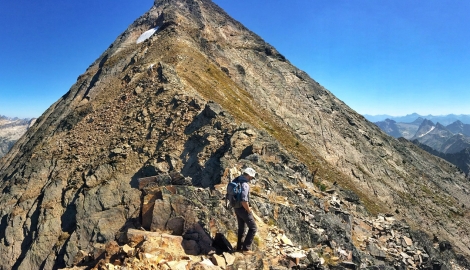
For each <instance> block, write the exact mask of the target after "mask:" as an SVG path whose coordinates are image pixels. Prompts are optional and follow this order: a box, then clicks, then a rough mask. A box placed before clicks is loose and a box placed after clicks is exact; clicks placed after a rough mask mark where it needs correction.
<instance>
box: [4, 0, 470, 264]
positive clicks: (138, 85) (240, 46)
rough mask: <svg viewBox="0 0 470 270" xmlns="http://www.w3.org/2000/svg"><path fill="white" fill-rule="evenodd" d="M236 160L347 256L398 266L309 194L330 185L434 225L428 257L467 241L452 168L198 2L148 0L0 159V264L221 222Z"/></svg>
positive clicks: (370, 205)
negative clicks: (132, 233) (143, 231)
mask: <svg viewBox="0 0 470 270" xmlns="http://www.w3.org/2000/svg"><path fill="white" fill-rule="evenodd" d="M157 27H158V30H157V31H156V32H155V33H154V34H153V35H152V36H151V37H149V38H148V39H147V40H145V41H143V42H141V43H138V44H137V43H136V41H137V39H138V38H139V36H140V35H141V34H142V33H144V32H146V31H147V30H149V29H155V28H157ZM246 165H250V166H253V167H254V168H255V169H256V170H257V171H258V172H259V173H260V177H259V180H258V181H259V183H257V187H258V190H256V188H254V189H253V193H257V194H258V196H254V197H257V198H256V199H254V202H253V203H254V205H256V207H255V208H256V212H257V213H258V214H259V216H260V217H261V218H262V219H264V220H266V223H269V222H270V221H271V220H272V221H271V222H274V223H275V224H276V225H277V226H278V227H279V228H280V229H282V230H284V232H285V235H286V237H289V238H290V239H291V240H292V241H293V242H294V243H296V244H297V245H303V246H304V247H308V248H314V247H316V246H317V245H323V246H324V247H322V249H321V250H323V248H324V249H325V250H328V249H327V247H329V248H330V249H336V248H341V250H348V251H351V257H352V258H351V260H350V261H349V263H352V264H353V265H354V267H356V266H361V267H369V266H370V267H373V266H375V265H380V264H387V265H388V266H389V267H392V266H393V265H394V264H395V263H398V264H400V262H396V260H395V259H393V260H389V259H388V257H387V256H385V257H384V255H383V254H388V253H384V252H385V251H384V250H383V248H384V247H385V244H383V245H382V244H381V243H374V245H372V244H371V243H370V242H374V241H366V240H364V239H363V238H360V239H361V240H358V238H357V237H356V238H355V232H354V230H353V229H354V222H360V221H358V220H356V219H353V218H351V214H350V213H345V212H344V211H343V210H341V209H340V208H341V207H340V206H341V203H340V202H339V201H342V200H339V201H338V199H335V200H334V201H333V202H330V200H326V199H325V198H328V196H327V195H325V194H323V193H321V191H322V190H324V191H328V187H335V189H338V192H340V193H341V194H343V195H341V196H343V197H344V198H345V200H346V202H347V204H348V209H349V207H351V209H350V210H347V211H348V212H349V211H352V210H354V211H355V212H357V213H358V214H357V215H358V218H360V217H363V218H366V217H370V216H369V214H371V215H376V214H378V213H384V214H392V213H394V215H395V218H396V219H397V220H402V219H403V220H404V222H406V223H407V224H408V225H406V226H409V228H410V231H413V232H415V231H416V235H419V237H420V239H423V240H420V241H428V240H426V239H428V237H431V238H429V239H430V240H429V241H431V242H432V240H433V239H432V235H433V234H434V235H436V236H438V237H439V240H438V241H436V244H438V245H439V244H442V245H443V246H444V249H443V250H436V251H434V250H432V252H433V253H432V254H430V253H431V251H428V250H426V254H427V255H429V257H430V258H429V260H430V261H431V262H432V261H433V260H434V259H435V260H436V261H438V262H439V263H440V264H439V265H444V266H446V267H448V265H450V263H454V262H455V263H457V264H460V265H464V264H465V263H466V261H465V260H466V259H465V258H468V256H469V255H470V250H469V248H468V247H469V244H470V239H469V237H468V235H469V233H468V228H470V226H469V225H470V221H469V219H468V215H469V212H468V207H469V206H470V198H469V197H470V196H468V195H469V192H470V184H469V182H468V180H466V179H465V176H464V174H463V173H461V172H460V171H459V170H457V169H456V168H455V167H452V166H449V163H447V162H445V161H443V160H441V159H438V158H436V157H433V156H431V155H429V154H427V153H426V152H424V151H422V150H421V149H419V148H418V147H416V146H414V145H413V144H412V143H410V142H408V141H406V140H396V139H394V138H392V137H389V136H387V135H386V134H384V133H383V132H382V131H380V129H379V128H378V127H376V126H375V125H374V124H372V123H370V122H368V121H367V120H366V119H365V118H364V117H362V116H361V115H359V114H357V113H356V112H354V111H353V110H351V109H350V108H349V107H348V106H347V105H346V104H344V103H343V102H341V101H340V100H339V99H337V98H336V97H335V96H334V95H332V94H331V93H330V92H329V91H328V90H326V89H325V88H323V87H322V86H321V85H320V84H318V83H317V82H315V81H314V80H312V79H311V78H310V77H309V76H308V75H307V74H306V73H305V72H302V71H301V70H299V69H297V68H295V67H294V66H292V65H291V64H290V63H289V62H288V60H287V59H285V57H284V56H282V55H281V54H280V53H279V52H278V51H277V50H276V49H275V48H273V47H272V46H270V45H269V44H267V43H265V42H264V41H263V40H262V39H261V38H260V37H258V36H257V35H255V34H254V33H252V32H250V31H249V30H248V29H246V28H245V27H244V26H242V25H241V24H240V23H239V22H236V21H235V20H233V19H231V18H230V17H229V16H228V15H227V14H226V13H225V12H224V11H223V10H221V9H220V8H219V7H217V6H216V5H215V4H214V3H212V2H211V1H209V0H157V1H155V5H154V6H153V7H152V8H151V9H150V11H149V12H147V13H146V14H144V15H143V16H142V17H141V18H139V19H137V20H136V21H135V22H134V23H133V24H132V25H131V26H130V27H129V28H128V29H127V30H126V31H125V32H124V33H123V34H122V35H120V36H119V37H118V38H117V39H116V41H115V42H114V43H113V44H112V45H111V46H110V47H109V48H108V49H107V50H106V51H105V52H104V53H103V55H102V56H100V57H99V58H98V59H97V60H96V61H95V63H93V64H92V65H90V67H89V68H88V69H87V70H86V72H85V73H84V74H82V75H81V76H79V77H78V79H77V82H76V83H75V84H74V85H73V86H72V87H71V89H70V90H69V91H68V92H67V93H66V94H65V95H64V96H63V97H62V98H61V99H59V100H58V101H57V102H56V103H54V104H53V105H52V106H51V107H50V108H49V109H48V110H47V111H46V112H45V113H44V114H43V115H42V116H41V117H40V118H39V119H38V120H37V121H36V123H35V124H34V125H33V126H32V127H31V128H30V129H29V130H28V132H27V133H26V134H25V135H24V136H23V137H22V138H21V139H20V140H19V141H18V142H17V144H16V145H15V146H14V147H13V148H12V149H11V151H10V152H9V153H8V154H7V155H6V156H5V157H4V158H3V159H2V160H1V161H0V181H1V182H0V188H1V190H2V196H1V197H0V254H4V255H3V259H2V260H1V261H0V268H3V269H10V268H12V269H38V268H44V269H54V268H61V267H66V266H67V267H71V266H73V265H78V264H81V263H87V262H89V261H87V262H83V259H84V258H85V257H86V258H92V259H98V258H99V256H100V255H99V254H103V250H106V249H104V247H105V246H106V245H108V246H109V245H111V246H112V247H113V249H119V247H118V246H116V245H117V244H116V245H114V244H110V243H113V241H124V240H123V239H121V236H122V235H124V234H125V233H128V232H129V230H130V229H140V228H141V227H142V225H144V227H147V228H148V229H154V230H158V229H164V230H169V231H171V232H172V233H175V234H180V233H181V232H183V238H184V236H185V235H186V233H189V234H193V236H194V237H195V236H196V234H195V233H197V235H198V239H199V235H201V233H198V232H197V230H196V229H195V228H194V226H195V225H196V224H199V225H200V226H201V228H202V229H203V230H206V231H209V232H210V229H211V219H214V220H215V221H216V224H217V226H218V228H219V229H218V231H220V232H222V233H226V236H227V235H228V230H229V229H230V228H232V229H233V226H234V225H233V222H234V220H233V217H231V216H230V214H228V212H227V211H225V212H224V211H223V210H222V209H221V208H220V207H221V203H222V202H221V201H220V200H219V198H220V196H215V197H214V198H213V197H212V196H214V195H213V194H212V192H215V193H217V190H219V189H218V187H217V185H219V184H221V183H222V184H223V183H224V181H227V180H228V179H230V176H231V175H230V172H231V171H232V173H233V172H234V170H233V168H241V167H243V166H246ZM232 176H233V175H232ZM149 177H150V179H152V180H149ZM142 178H144V179H147V181H148V183H147V184H149V185H150V186H145V185H144V186H140V184H141V182H139V179H142ZM141 181H142V180H141ZM142 183H143V182H142ZM142 185H143V184H142ZM170 185H171V186H181V188H174V187H173V188H171V187H170V188H166V187H167V186H170ZM141 188H143V191H142V190H141ZM166 190H167V191H168V192H169V193H167V191H166ZM175 190H176V191H177V192H176V193H174V192H173V191H175ZM219 193H220V192H219ZM327 194H328V193H327ZM160 195H161V197H160ZM219 195H220V194H219ZM341 198H342V197H341ZM331 203H333V205H334V206H335V207H336V208H339V209H340V210H336V209H334V210H333V209H330V207H329V206H325V205H331ZM350 203H352V204H353V205H349V204H350ZM338 204H339V206H338ZM155 206H158V207H155ZM183 206H188V208H184V207H183ZM179 207H181V208H179ZM156 209H157V210H159V211H163V212H159V214H157V215H155V211H157V210H156ZM149 217H151V218H150V219H146V218H149ZM355 220H356V221H355ZM364 228H365V229H364V230H363V231H364V234H365V235H368V233H369V227H368V226H364ZM400 228H403V227H400ZM194 230H196V232H194ZM370 231H372V228H370ZM370 233H372V232H370ZM403 235H404V236H406V237H407V238H410V239H411V240H412V241H415V240H414V238H413V235H412V234H411V233H404V234H400V236H403ZM383 236H384V238H382V239H383V240H385V241H386V242H389V238H388V237H389V231H388V230H387V229H384V231H383ZM187 237H189V239H191V238H190V236H187ZM227 238H228V239H229V240H230V237H228V236H227ZM398 238H399V239H405V240H404V241H405V242H407V240H406V238H403V237H402V238H400V237H398ZM378 239H379V240H378V241H380V237H379V238H378ZM194 241H195V240H194ZM392 241H399V240H396V239H395V240H390V242H392ZM400 241H401V240H400ZM195 242H196V243H194V242H191V244H190V245H188V246H185V247H186V248H188V247H192V248H193V249H192V250H193V251H194V252H195V253H196V251H198V252H210V250H209V251H208V250H204V249H203V248H202V245H200V243H198V241H195ZM120 244H123V243H120ZM196 244H197V245H196ZM361 245H362V246H361ZM395 245H396V244H395ZM406 245H408V244H407V243H406ZM431 246H432V245H431ZM431 246H430V247H431ZM362 247H363V248H364V250H361V248H362ZM401 247H403V245H402V246H401ZM421 247H422V246H420V248H421ZM397 248H398V247H397ZM423 248H424V247H423ZM433 248H434V247H433ZM366 249H367V250H368V251H366ZM260 250H261V251H263V249H262V247H260ZM397 250H399V249H397ZM441 251H442V252H445V255H446V256H443V255H442V252H441ZM338 252H339V251H338ZM330 253H333V252H330ZM405 253H406V254H407V256H411V255H410V254H408V253H407V251H405ZM410 253H411V252H410ZM455 253H457V254H462V255H460V256H456V255H455ZM90 254H92V255H93V256H90ZM325 254H329V253H328V252H326V251H325ZM95 255H97V256H96V257H95ZM105 255H106V254H105ZM414 255H417V256H418V257H417V258H418V261H419V255H420V254H418V253H417V251H416V253H415V254H413V256H414ZM317 256H318V255H317ZM348 256H349V255H348ZM348 256H347V257H348ZM400 256H401V255H400ZM310 257H311V258H312V261H316V259H315V258H314V257H315V256H314V255H313V254H311V256H310ZM402 257H403V258H404V257H405V256H402ZM397 258H398V259H399V260H401V259H400V257H399V256H398V257H397ZM323 259H324V258H323ZM346 259H347V258H346ZM407 259H408V258H407ZM261 262H262V261H261ZM261 262H259V261H258V262H256V261H255V265H256V267H258V266H259V265H261V264H260V263H261ZM410 262H413V263H416V260H415V259H414V258H413V259H412V260H410ZM410 262H406V263H405V265H407V264H410ZM325 263H327V264H331V265H334V264H335V262H334V261H333V260H332V261H327V262H325ZM273 264H276V262H275V261H274V262H266V264H264V265H273ZM240 265H242V264H240ZM243 265H245V266H243V267H245V268H244V269H253V268H249V267H252V266H253V264H248V263H246V262H245V264H243ZM410 265H411V264H410ZM420 265H423V266H425V264H423V263H421V262H420ZM240 267H242V266H240ZM243 267H242V269H243ZM256 267H255V269H256ZM343 267H346V266H343Z"/></svg>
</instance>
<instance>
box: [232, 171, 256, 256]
mask: <svg viewBox="0 0 470 270" xmlns="http://www.w3.org/2000/svg"><path fill="white" fill-rule="evenodd" d="M255 175H256V171H255V170H254V169H253V168H246V169H244V170H243V172H242V175H240V176H238V177H237V178H235V179H234V180H233V182H236V183H240V184H241V186H242V192H241V207H234V210H235V214H236V215H237V221H238V241H237V251H241V252H243V253H244V254H252V253H253V252H252V251H251V244H252V243H253V239H254V238H255V234H256V231H257V230H258V227H257V226H256V223H255V219H254V217H253V213H252V210H251V208H250V205H249V201H250V186H249V185H248V183H249V182H250V180H251V179H253V178H255ZM245 224H246V225H247V226H248V233H247V234H246V237H245V241H244V242H242V238H243V234H244V232H245Z"/></svg>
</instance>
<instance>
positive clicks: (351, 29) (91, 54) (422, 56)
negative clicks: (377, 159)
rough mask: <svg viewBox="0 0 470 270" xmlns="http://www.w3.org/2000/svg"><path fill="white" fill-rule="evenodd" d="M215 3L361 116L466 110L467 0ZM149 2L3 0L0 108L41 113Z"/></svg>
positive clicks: (469, 95)
mask: <svg viewBox="0 0 470 270" xmlns="http://www.w3.org/2000/svg"><path fill="white" fill-rule="evenodd" d="M214 2H215V3H216V4H218V5H219V6H221V7H222V8H223V9H225V11H226V12H227V13H228V14H230V15H231V16H232V17H234V18H235V19H237V20H239V21H240V22H241V23H243V24H244V25H245V26H246V27H248V28H249V29H251V30H252V31H254V32H255V33H257V34H258V35H260V36H261V37H262V38H264V39H265V40H266V41H267V42H269V43H270V44H271V45H273V46H274V47H276V48H277V49H278V51H279V52H281V53H282V54H283V55H284V56H286V57H287V59H289V61H291V63H293V64H294V65H296V66H297V67H299V68H300V69H302V70H304V71H306V72H307V73H308V74H309V75H310V76H311V77H312V78H313V79H315V80H316V81H318V82H319V83H320V84H322V85H323V86H324V87H325V88H327V89H328V90H330V91H331V92H332V93H333V94H335V95H336V96H337V97H338V98H339V99H341V100H343V101H344V102H345V103H346V104H348V105H349V106H350V107H352V108H353V109H354V110H356V111H357V112H359V113H361V114H372V115H374V114H390V115H395V116H398V115H406V114H410V113H413V112H417V113H419V114H423V115H427V114H433V115H440V114H450V113H455V114H470V91H469V86H470V15H469V14H470V1H464V0H445V1H444V0H426V1H408V0H393V1H376V0H355V1H351V0H336V1H331V0H314V1H313V0H292V1H285V0H284V1H280V0H269V1H268V0H237V1H234V0H214ZM152 4H153V1H152V0H145V1H143V0H141V1H131V0H128V1H123V0H113V1H111V0H101V1H96V0H94V1H91V0H82V1H63V0H62V1H58V0H49V1H26V0H15V1H2V2H1V3H0V25H1V27H0V36H1V37H2V42H0V115H7V116H17V117H37V116H39V115H41V114H42V113H43V112H44V111H45V110H46V109H47V108H48V107H49V106H50V105H51V104H52V103H54V102H55V101H56V100H57V99H59V98H60V97H61V96H62V95H63V94H65V93H66V92H67V91H68V89H69V88H70V86H72V84H73V83H74V82H75V81H76V78H77V77H78V76H79V75H80V74H82V73H83V72H84V71H85V69H86V68H87V67H88V66H89V65H90V64H91V63H92V62H93V61H94V60H95V59H96V58H98V57H99V55H100V54H101V53H102V52H103V51H104V50H105V49H106V48H107V47H108V46H109V45H110V44H111V43H112V42H113V41H114V40H115V38H116V37H117V36H118V35H119V34H121V33H122V32H123V31H124V30H125V29H126V28H127V27H128V26H129V25H130V24H131V23H132V22H133V21H134V20H135V19H137V18H138V17H139V16H140V15H142V14H144V13H145V12H146V11H147V10H148V9H150V7H151V6H152Z"/></svg>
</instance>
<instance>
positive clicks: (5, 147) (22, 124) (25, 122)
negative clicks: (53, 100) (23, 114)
mask: <svg viewBox="0 0 470 270" xmlns="http://www.w3.org/2000/svg"><path fill="white" fill-rule="evenodd" d="M35 121H36V119H18V118H13V119H12V118H8V117H5V116H1V115H0V158H1V157H3V156H4V155H5V154H6V153H8V151H10V149H11V147H13V145H14V144H15V142H16V141H17V140H18V139H19V138H20V137H21V136H22V135H23V134H24V133H25V132H26V130H27V129H28V128H29V127H30V126H31V125H33V124H34V122H35Z"/></svg>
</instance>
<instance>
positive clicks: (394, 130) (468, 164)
mask: <svg viewBox="0 0 470 270" xmlns="http://www.w3.org/2000/svg"><path fill="white" fill-rule="evenodd" d="M375 124H376V125H377V126H379V127H380V128H381V129H382V130H383V131H385V132H386V133H387V134H389V135H391V136H393V137H395V138H399V137H404V138H406V139H408V140H410V141H412V142H413V143H414V144H416V145H418V146H419V147H421V148H422V149H424V150H426V151H427V152H429V153H431V154H433V155H436V156H439V157H441V158H443V159H445V160H447V161H449V162H450V163H452V164H454V165H456V166H457V167H458V168H460V169H461V170H462V171H463V172H465V173H466V174H467V175H468V174H469V173H470V155H468V153H469V151H470V124H464V123H462V122H461V121H460V120H457V121H455V122H453V123H451V124H449V125H447V126H444V125H442V124H440V123H439V122H438V123H436V124H434V123H433V122H432V121H431V120H428V119H423V118H421V117H420V118H417V119H416V120H414V121H413V122H411V123H401V122H398V123H397V122H396V121H394V120H391V119H386V120H385V121H381V122H376V123H375Z"/></svg>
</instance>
